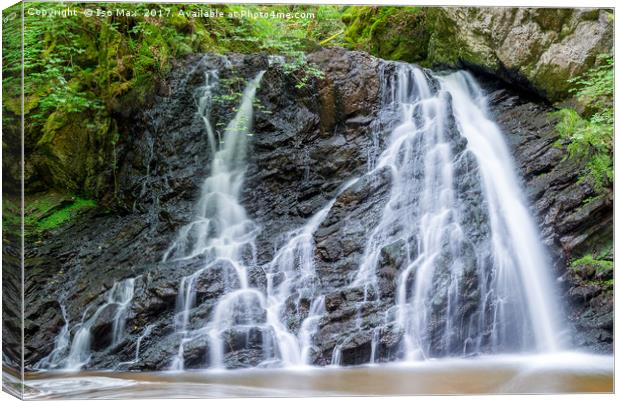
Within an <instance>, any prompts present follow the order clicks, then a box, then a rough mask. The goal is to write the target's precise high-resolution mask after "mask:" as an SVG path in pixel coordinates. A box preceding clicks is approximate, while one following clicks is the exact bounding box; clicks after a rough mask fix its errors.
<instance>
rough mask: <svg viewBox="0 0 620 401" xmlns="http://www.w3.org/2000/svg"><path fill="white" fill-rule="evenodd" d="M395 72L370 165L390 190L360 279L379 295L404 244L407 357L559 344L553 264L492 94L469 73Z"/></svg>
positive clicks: (399, 314)
mask: <svg viewBox="0 0 620 401" xmlns="http://www.w3.org/2000/svg"><path fill="white" fill-rule="evenodd" d="M395 69H396V73H395V74H393V75H391V76H387V77H386V79H384V91H385V100H384V108H383V111H382V113H383V115H384V116H387V117H388V118H393V115H394V112H395V111H396V110H398V111H399V113H400V118H399V123H398V125H397V126H396V127H395V128H394V129H393V130H392V133H391V134H390V137H389V138H388V139H387V145H386V148H385V150H384V151H383V152H382V153H381V154H380V155H379V157H378V159H377V161H376V162H374V164H375V166H376V167H375V170H376V169H382V168H386V167H387V168H389V171H390V172H391V175H392V188H391V192H390V196H389V200H388V202H387V204H386V206H385V209H384V211H383V216H382V219H381V223H380V224H379V225H378V226H377V227H376V229H375V230H374V231H373V232H372V234H371V236H370V237H369V239H368V242H367V246H366V251H365V254H364V257H363V259H362V263H361V265H360V268H359V270H358V273H357V276H356V278H355V280H354V281H353V284H352V285H353V286H356V285H363V286H364V287H365V288H366V293H367V294H368V293H369V290H370V289H372V290H373V291H370V293H376V292H377V290H378V288H377V275H376V267H377V265H378V263H379V258H380V255H381V252H382V250H383V249H385V247H387V246H390V245H393V244H398V243H399V241H400V243H402V244H403V248H404V249H405V254H406V255H407V258H406V263H405V264H404V267H403V270H402V272H401V274H400V276H399V278H398V290H397V300H396V313H395V314H394V320H395V322H396V323H397V324H398V326H399V327H401V328H402V329H403V330H404V333H405V334H404V339H403V347H404V354H405V358H406V359H419V358H426V357H431V356H441V355H460V354H465V355H467V354H475V353H479V352H493V353H496V352H508V351H522V350H538V351H553V350H555V349H556V348H557V344H556V340H555V338H556V333H557V332H558V329H557V326H556V323H555V321H554V320H555V319H554V314H553V308H552V306H551V305H552V303H553V301H552V299H553V297H552V295H551V294H552V293H553V291H552V287H551V285H550V284H549V283H548V278H547V276H546V275H547V270H548V264H547V262H546V259H545V254H544V251H543V249H542V247H541V245H540V241H539V239H538V233H537V231H536V228H535V225H534V223H533V221H532V218H531V216H530V215H529V213H528V211H527V208H526V206H525V201H524V199H523V196H522V194H521V192H520V189H519V185H518V181H517V178H516V176H515V174H514V166H513V165H512V163H511V156H510V154H509V152H508V149H507V147H506V145H505V143H504V141H503V139H502V135H501V132H500V130H499V128H498V127H497V125H496V124H495V123H493V122H492V121H491V120H490V118H489V117H488V116H487V114H486V105H485V98H484V95H483V94H482V92H481V90H480V88H479V87H478V85H477V84H476V82H475V81H474V79H473V78H472V77H471V75H470V74H468V73H466V72H457V73H454V74H451V75H448V76H445V77H432V76H427V74H426V73H425V72H424V71H422V70H421V69H419V68H417V67H415V66H411V65H406V64H396V65H395ZM465 140H466V143H465ZM372 173H373V172H372V171H371V172H370V174H372ZM375 342H376V338H374V336H373V349H374V347H375V346H376V344H375ZM371 362H374V361H373V360H371Z"/></svg>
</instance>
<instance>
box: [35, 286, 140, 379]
mask: <svg viewBox="0 0 620 401" xmlns="http://www.w3.org/2000/svg"><path fill="white" fill-rule="evenodd" d="M134 282H135V279H134V278H129V279H125V280H121V281H118V282H116V283H114V285H113V286H112V288H111V289H110V290H109V291H108V292H107V293H106V294H107V295H106V297H105V301H104V303H103V304H102V305H101V306H99V307H98V308H97V309H96V310H95V312H94V313H93V314H92V315H89V312H90V311H91V310H92V309H91V308H90V307H89V308H87V309H86V311H85V312H84V314H83V316H82V320H81V322H80V323H79V324H77V325H76V326H75V327H74V328H73V330H74V331H75V334H74V335H73V339H70V330H69V320H68V317H67V312H66V308H65V306H64V304H61V310H62V316H63V319H64V321H65V325H64V326H63V328H62V330H61V331H60V333H59V334H58V335H57V336H56V340H55V342H54V349H53V350H52V352H51V353H50V354H49V355H48V356H46V357H45V358H43V359H41V360H40V361H39V363H37V365H36V366H35V368H37V369H65V370H80V369H81V368H82V366H84V365H86V364H87V363H88V361H89V359H90V354H91V352H92V350H91V343H92V333H91V329H92V327H93V325H94V324H95V323H96V322H97V320H98V319H99V317H100V316H101V315H102V314H103V313H104V312H105V311H107V310H108V309H109V308H114V309H113V313H112V315H113V318H112V322H111V330H110V332H111V340H110V344H109V346H114V345H116V344H118V343H119V342H120V340H121V339H122V338H123V336H124V335H125V320H126V317H127V316H126V315H127V310H128V308H129V304H130V303H131V300H132V298H133V294H134ZM67 351H68V353H67Z"/></svg>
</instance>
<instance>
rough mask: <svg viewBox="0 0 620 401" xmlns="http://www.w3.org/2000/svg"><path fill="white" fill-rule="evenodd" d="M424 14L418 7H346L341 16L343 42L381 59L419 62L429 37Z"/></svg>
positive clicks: (425, 52) (422, 57) (421, 59)
mask: <svg viewBox="0 0 620 401" xmlns="http://www.w3.org/2000/svg"><path fill="white" fill-rule="evenodd" d="M426 13H427V10H426V9H422V8H419V7H349V8H347V9H346V10H345V13H344V14H343V16H342V21H343V22H344V23H345V24H346V25H347V28H346V30H345V42H346V43H347V45H348V46H349V47H350V48H352V49H356V50H363V51H367V52H369V53H371V54H373V55H376V56H378V57H381V58H383V59H387V60H400V61H408V62H421V61H423V60H425V59H426V57H427V49H428V41H429V39H430V36H431V34H430V31H429V29H428V24H427V23H426V18H427V15H426Z"/></svg>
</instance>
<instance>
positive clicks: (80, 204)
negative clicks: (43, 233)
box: [37, 198, 97, 230]
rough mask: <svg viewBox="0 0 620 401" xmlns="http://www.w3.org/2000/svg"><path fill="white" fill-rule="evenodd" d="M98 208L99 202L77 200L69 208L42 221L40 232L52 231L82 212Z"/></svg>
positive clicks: (39, 224) (58, 211)
mask: <svg viewBox="0 0 620 401" xmlns="http://www.w3.org/2000/svg"><path fill="white" fill-rule="evenodd" d="M94 206H97V202H95V201H94V200H91V199H82V198H76V200H75V201H74V202H73V203H72V204H71V205H68V206H65V207H63V208H62V209H60V210H57V211H55V212H54V213H52V214H51V215H49V216H48V217H46V218H44V219H42V220H40V221H39V222H38V224H37V227H38V228H39V229H40V230H50V229H53V228H56V227H59V226H61V225H62V224H64V223H66V222H68V221H69V220H71V218H72V217H74V216H75V215H76V214H77V213H78V212H79V211H80V210H82V209H85V208H90V207H94Z"/></svg>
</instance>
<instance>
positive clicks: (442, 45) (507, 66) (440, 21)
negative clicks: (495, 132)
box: [429, 7, 613, 101]
mask: <svg viewBox="0 0 620 401" xmlns="http://www.w3.org/2000/svg"><path fill="white" fill-rule="evenodd" d="M436 21H437V23H436V25H435V26H434V29H435V33H434V35H433V36H432V37H431V43H430V44H429V48H430V51H429V59H430V60H432V61H433V62H436V63H439V64H441V63H447V64H453V65H454V63H455V62H457V63H458V62H462V63H465V64H466V65H469V66H472V67H476V68H481V69H484V70H486V71H488V72H492V73H493V74H496V75H498V76H500V77H502V78H503V79H505V80H506V81H508V82H511V83H513V84H518V85H522V86H526V87H530V88H532V89H535V90H537V91H538V92H539V93H540V94H542V95H544V96H546V97H547V98H548V99H550V100H551V101H557V100H560V99H562V98H564V97H565V96H566V95H567V94H568V93H567V90H568V88H569V85H570V83H569V82H567V80H568V79H570V78H573V77H576V76H578V75H579V74H582V73H583V72H585V71H586V70H587V69H588V68H590V67H591V66H593V65H594V63H595V62H596V56H597V54H600V53H610V52H611V51H612V48H613V15H612V14H611V13H610V11H608V10H600V9H568V8H566V9H553V8H507V7H446V8H442V9H440V10H438V15H437V18H436ZM455 43H459V44H460V46H458V49H455V48H454V44H455ZM446 44H448V45H446Z"/></svg>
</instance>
